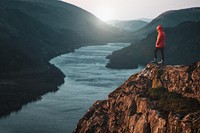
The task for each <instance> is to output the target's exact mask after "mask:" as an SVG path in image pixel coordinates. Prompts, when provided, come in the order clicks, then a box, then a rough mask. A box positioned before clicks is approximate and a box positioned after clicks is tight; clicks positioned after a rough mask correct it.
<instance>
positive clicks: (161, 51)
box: [154, 48, 164, 61]
mask: <svg viewBox="0 0 200 133" xmlns="http://www.w3.org/2000/svg"><path fill="white" fill-rule="evenodd" d="M159 50H160V53H161V58H162V60H163V61H164V48H156V49H155V50H154V58H156V59H157V52H158V51H159Z"/></svg>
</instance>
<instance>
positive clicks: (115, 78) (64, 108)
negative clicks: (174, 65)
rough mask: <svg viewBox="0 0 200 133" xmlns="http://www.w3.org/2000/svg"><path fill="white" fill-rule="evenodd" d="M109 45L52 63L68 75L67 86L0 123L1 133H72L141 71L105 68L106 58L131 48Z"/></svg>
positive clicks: (58, 58)
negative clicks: (86, 115)
mask: <svg viewBox="0 0 200 133" xmlns="http://www.w3.org/2000/svg"><path fill="white" fill-rule="evenodd" d="M128 45H129V44H125V43H109V44H108V45H103V46H86V47H82V48H79V49H77V50H75V52H73V53H68V54H64V55H61V56H58V57H56V58H54V59H52V60H51V61H50V63H52V64H54V65H55V66H57V67H58V68H59V69H61V70H62V72H63V73H64V74H65V75H66V78H65V83H64V84H63V85H61V86H60V87H59V88H60V89H59V91H57V92H56V93H48V94H46V95H44V96H43V97H42V100H40V101H37V102H34V103H31V104H28V105H26V106H24V107H23V108H22V110H21V111H19V112H18V113H12V114H11V115H10V116H9V117H7V118H3V119H1V120H0V133H70V132H72V130H73V129H74V128H75V126H76V124H77V122H78V120H79V119H80V118H81V117H82V116H83V115H84V113H86V112H87V110H88V108H89V107H90V106H92V104H93V103H94V102H95V101H96V100H101V99H106V98H107V95H108V94H109V93H110V92H111V91H113V90H114V89H116V88H117V87H118V86H120V85H121V84H122V83H123V82H124V81H125V80H126V79H127V78H128V77H129V76H130V75H132V74H134V73H136V72H138V71H140V70H141V69H142V67H139V68H138V69H132V70H131V69H130V70H112V69H108V68H105V65H106V63H107V62H108V60H107V59H105V57H106V56H107V55H109V54H111V53H112V52H113V51H115V50H118V49H121V48H123V47H126V46H128Z"/></svg>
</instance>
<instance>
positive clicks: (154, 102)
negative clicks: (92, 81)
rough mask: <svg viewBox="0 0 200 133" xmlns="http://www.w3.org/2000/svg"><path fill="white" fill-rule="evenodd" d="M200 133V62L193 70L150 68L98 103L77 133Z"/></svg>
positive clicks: (94, 105) (183, 67) (90, 110)
mask: <svg viewBox="0 0 200 133" xmlns="http://www.w3.org/2000/svg"><path fill="white" fill-rule="evenodd" d="M94 132H95V133H109V132H111V133H150V132H151V133H199V132H200V61H199V62H196V63H194V64H191V65H190V66H182V65H177V66H169V65H167V66H165V67H163V68H161V67H158V66H157V65H155V64H147V66H146V68H145V69H143V70H142V71H141V72H139V73H137V74H135V75H132V76H131V77H130V78H129V79H128V80H127V81H126V82H125V83H124V84H122V85H121V86H120V87H119V88H117V89H116V90H115V91H113V92H112V93H110V94H109V95H108V99H107V100H99V101H96V102H95V103H94V104H93V106H92V107H91V108H90V109H89V110H88V112H87V113H86V114H85V115H84V116H83V118H82V119H80V120H79V122H78V124H77V127H76V129H75V130H74V133H94Z"/></svg>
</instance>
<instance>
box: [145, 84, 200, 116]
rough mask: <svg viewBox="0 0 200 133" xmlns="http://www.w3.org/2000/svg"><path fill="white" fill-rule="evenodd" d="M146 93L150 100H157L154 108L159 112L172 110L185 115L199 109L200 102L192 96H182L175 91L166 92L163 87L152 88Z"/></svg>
mask: <svg viewBox="0 0 200 133" xmlns="http://www.w3.org/2000/svg"><path fill="white" fill-rule="evenodd" d="M148 95H149V97H150V100H156V101H158V104H157V106H156V109H158V110H160V111H161V112H170V111H171V112H174V113H178V114H180V115H186V114H188V113H191V112H195V111H198V110H200V103H199V101H198V100H196V99H193V98H187V97H183V96H182V95H181V94H178V93H176V92H168V91H167V89H165V88H152V89H150V90H149V92H148Z"/></svg>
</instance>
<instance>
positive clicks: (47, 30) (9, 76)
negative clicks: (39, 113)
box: [0, 0, 124, 117]
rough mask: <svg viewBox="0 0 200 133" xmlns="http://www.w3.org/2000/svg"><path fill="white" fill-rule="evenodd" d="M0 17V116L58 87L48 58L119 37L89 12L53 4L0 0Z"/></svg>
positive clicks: (60, 76) (59, 79) (59, 74)
mask: <svg viewBox="0 0 200 133" xmlns="http://www.w3.org/2000/svg"><path fill="white" fill-rule="evenodd" d="M0 16H1V17H0V58H1V61H0V86H1V89H0V117H1V116H3V115H7V114H9V113H10V112H11V111H14V110H19V109H20V108H21V107H22V105H23V104H26V103H28V102H30V101H33V100H37V99H38V98H39V97H40V96H41V95H43V94H45V93H47V92H49V91H56V90H57V89H58V85H60V84H62V83H63V81H64V80H63V79H64V75H63V73H62V72H61V71H60V70H58V69H57V68H56V67H54V66H53V65H51V64H50V63H49V62H48V61H49V60H50V59H51V58H53V57H55V56H57V55H60V54H63V53H67V52H72V51H73V50H74V49H75V48H78V47H81V46H84V45H91V44H94V43H98V44H104V43H105V42H110V41H114V40H116V39H120V36H121V31H119V30H117V29H115V28H113V27H111V26H109V25H107V24H105V23H103V22H102V21H100V20H99V19H98V18H96V17H95V16H94V15H92V14H91V13H89V12H87V11H85V10H83V9H80V8H78V7H76V6H73V5H71V4H67V3H64V2H62V1H57V0H1V1H0ZM123 35H124V34H123Z"/></svg>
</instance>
